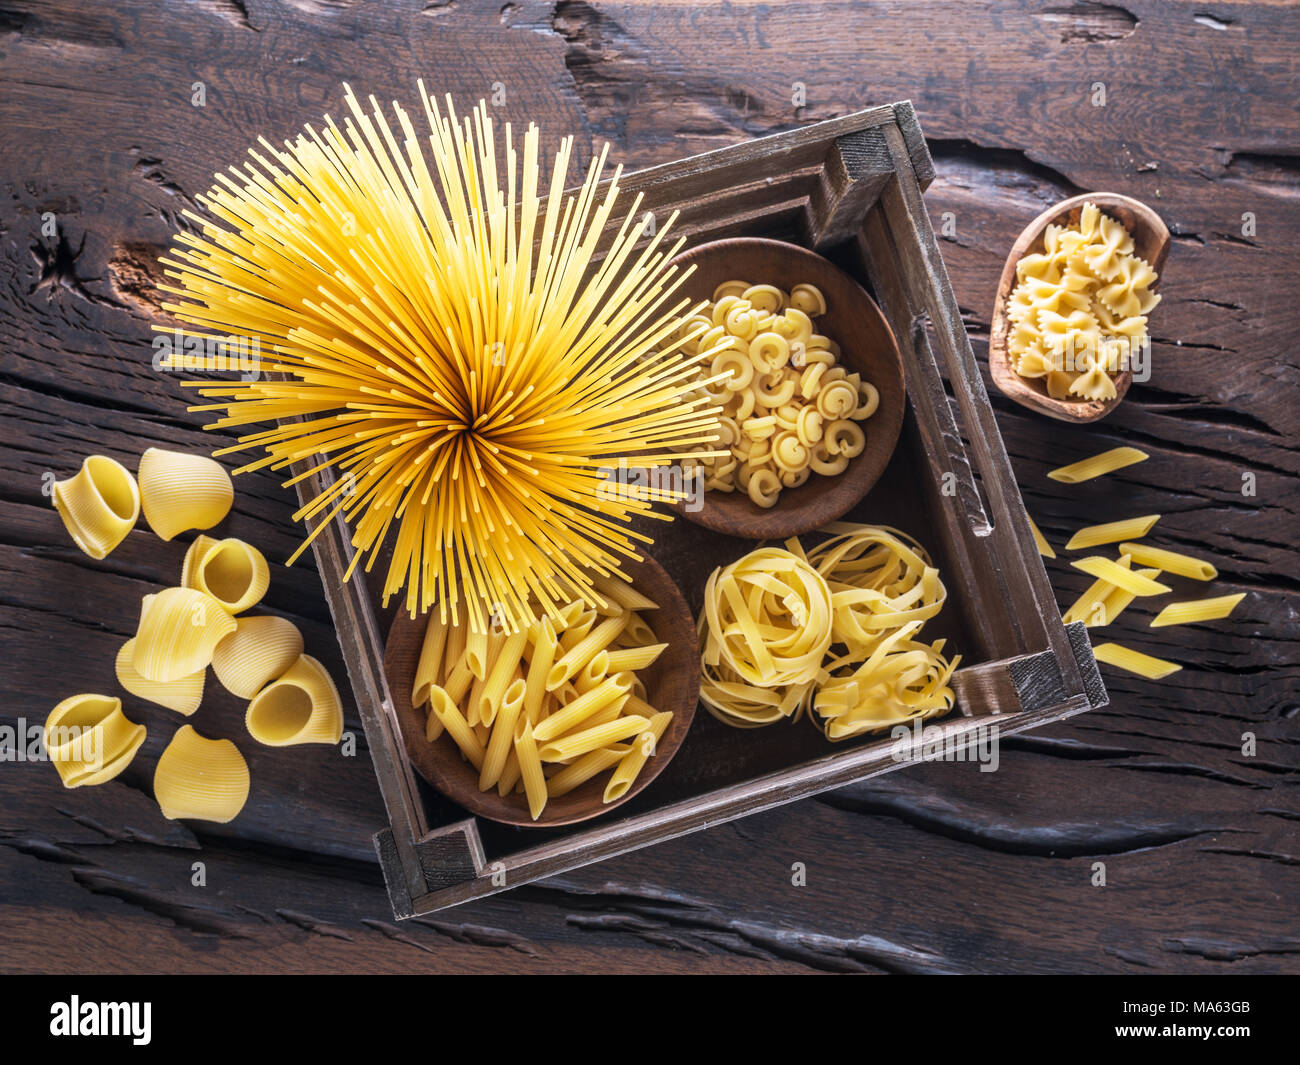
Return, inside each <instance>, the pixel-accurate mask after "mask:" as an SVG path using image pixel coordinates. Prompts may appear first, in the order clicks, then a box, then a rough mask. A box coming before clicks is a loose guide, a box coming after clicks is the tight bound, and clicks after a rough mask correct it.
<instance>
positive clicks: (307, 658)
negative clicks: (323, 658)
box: [244, 655, 343, 747]
mask: <svg viewBox="0 0 1300 1065" xmlns="http://www.w3.org/2000/svg"><path fill="white" fill-rule="evenodd" d="M244 725H245V727H246V728H247V729H248V734H249V735H250V736H252V737H253V739H255V740H257V741H258V742H259V743H265V744H267V745H268V746H270V747H289V746H294V745H297V744H300V743H331V744H332V743H338V742H339V739H340V738H341V737H342V735H343V701H342V700H341V699H340V698H339V691H338V688H336V687H335V686H334V681H333V680H332V679H331V678H330V675H329V672H328V671H327V670H326V669H325V667H324V666H323V665H321V664H320V663H319V662H318V661H316V659H314V658H312V657H311V655H299V656H298V658H297V660H296V661H295V662H294V664H293V665H292V666H290V667H289V668H288V669H287V670H285V672H284V674H283V675H282V676H280V677H279V678H277V679H276V680H273V681H272V682H271V683H270V684H268V685H267V686H266V687H265V688H263V689H262V690H261V691H260V692H258V693H257V695H255V696H254V697H253V701H252V702H250V703H249V704H248V710H247V712H246V713H245V714H244Z"/></svg>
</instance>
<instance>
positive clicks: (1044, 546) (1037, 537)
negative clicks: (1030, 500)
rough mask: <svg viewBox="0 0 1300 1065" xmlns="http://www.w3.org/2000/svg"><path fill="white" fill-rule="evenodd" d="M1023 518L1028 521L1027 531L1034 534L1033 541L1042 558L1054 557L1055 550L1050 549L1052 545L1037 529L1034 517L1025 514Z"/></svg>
mask: <svg viewBox="0 0 1300 1065" xmlns="http://www.w3.org/2000/svg"><path fill="white" fill-rule="evenodd" d="M1025 520H1026V521H1028V522H1029V531H1030V532H1031V533H1033V534H1034V543H1035V545H1036V546H1037V547H1038V553H1039V554H1040V555H1042V556H1043V557H1044V558H1055V557H1056V552H1055V551H1053V550H1052V545H1051V544H1049V543H1048V542H1047V537H1045V536H1044V535H1043V534H1042V532H1040V531H1039V528H1038V526H1037V525H1036V524H1035V523H1034V519H1033V518H1031V517H1029V515H1028V514H1026V515H1025Z"/></svg>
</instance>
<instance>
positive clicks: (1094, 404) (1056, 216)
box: [989, 192, 1169, 423]
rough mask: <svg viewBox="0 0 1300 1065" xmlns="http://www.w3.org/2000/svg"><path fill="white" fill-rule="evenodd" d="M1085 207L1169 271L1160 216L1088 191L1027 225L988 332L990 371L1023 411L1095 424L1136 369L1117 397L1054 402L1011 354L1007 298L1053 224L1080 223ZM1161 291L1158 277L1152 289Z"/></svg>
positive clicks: (1119, 379) (1124, 374) (1127, 372)
mask: <svg viewBox="0 0 1300 1065" xmlns="http://www.w3.org/2000/svg"><path fill="white" fill-rule="evenodd" d="M1085 203H1095V204H1096V205H1097V206H1098V207H1099V208H1100V209H1101V212H1102V214H1107V215H1110V217H1111V218H1113V219H1115V220H1116V221H1117V222H1119V223H1120V224H1121V225H1123V227H1124V228H1125V229H1127V230H1128V231H1129V233H1131V234H1132V236H1133V254H1134V255H1136V256H1138V257H1139V258H1142V259H1145V260H1146V261H1147V262H1149V263H1150V264H1151V266H1152V268H1153V269H1154V270H1155V271H1156V273H1157V274H1163V273H1164V267H1165V259H1166V258H1167V257H1168V255H1169V230H1168V228H1167V227H1166V226H1165V224H1164V222H1162V221H1161V220H1160V216H1159V215H1158V214H1156V213H1155V211H1153V210H1151V208H1150V207H1148V206H1147V205H1146V204H1144V203H1140V202H1138V201H1137V200H1134V199H1132V198H1130V197H1128V196H1121V195H1120V194H1119V193H1117V192H1089V193H1086V194H1084V195H1082V196H1072V197H1071V198H1070V199H1068V200H1062V201H1061V202H1060V203H1058V204H1057V205H1056V206H1054V207H1049V208H1048V209H1047V210H1046V211H1044V212H1043V213H1042V214H1040V215H1039V216H1038V217H1037V218H1035V219H1034V220H1033V221H1032V222H1030V223H1029V225H1028V226H1026V227H1025V230H1024V232H1023V233H1021V234H1020V237H1019V239H1017V240H1016V242H1015V244H1013V245H1012V246H1011V254H1010V255H1008V256H1007V263H1006V266H1004V267H1003V268H1002V279H1001V280H1000V281H999V282H998V294H997V299H996V301H995V302H994V305H993V324H992V327H991V328H990V330H989V373H990V374H991V375H992V377H993V383H994V384H995V385H997V386H998V388H999V389H1000V390H1001V392H1002V394H1003V395H1005V396H1009V397H1010V398H1011V399H1014V400H1015V401H1016V402H1017V403H1019V404H1020V405H1021V406H1022V407H1028V408H1029V409H1030V410H1036V411H1038V412H1039V413H1040V414H1046V415H1047V416H1048V417H1049V418H1056V419H1057V420H1058V421H1063V422H1075V423H1081V422H1095V421H1096V420H1097V419H1098V418H1104V417H1105V416H1106V415H1107V414H1109V413H1110V412H1111V411H1112V410H1114V409H1115V408H1116V407H1117V406H1118V405H1119V402H1120V400H1122V399H1123V398H1124V394H1125V393H1126V392H1127V391H1128V386H1129V385H1130V384H1131V383H1132V381H1133V371H1132V370H1131V369H1130V368H1128V367H1125V368H1124V369H1123V370H1121V371H1120V372H1119V373H1118V374H1117V375H1116V376H1115V398H1114V399H1105V400H1099V399H1098V400H1094V399H1053V398H1052V397H1051V396H1049V395H1048V394H1047V384H1046V381H1045V380H1044V379H1043V378H1029V377H1021V376H1020V375H1019V374H1018V373H1016V371H1015V368H1014V367H1013V366H1012V365H1011V361H1010V359H1009V357H1008V355H1007V333H1008V332H1009V331H1010V327H1011V322H1010V319H1008V318H1007V314H1006V307H1007V299H1008V298H1009V297H1010V295H1011V292H1012V290H1013V289H1014V288H1015V287H1016V264H1017V263H1018V262H1020V260H1021V259H1023V258H1024V257H1025V256H1026V255H1033V254H1035V253H1041V252H1042V251H1043V236H1044V234H1045V232H1046V230H1047V227H1048V226H1049V225H1077V224H1078V221H1079V212H1080V211H1081V210H1082V209H1083V205H1084V204H1085ZM1159 287H1160V281H1159V280H1158V279H1157V281H1156V283H1155V285H1153V286H1152V289H1153V290H1156V289H1158V288H1159Z"/></svg>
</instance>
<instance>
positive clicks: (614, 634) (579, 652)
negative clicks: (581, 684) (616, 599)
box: [546, 614, 631, 691]
mask: <svg viewBox="0 0 1300 1065" xmlns="http://www.w3.org/2000/svg"><path fill="white" fill-rule="evenodd" d="M630 616H631V615H630V614H620V615H618V616H617V617H612V618H606V619H605V620H604V621H602V622H601V623H600V624H599V625H596V626H594V627H593V628H592V629H591V631H590V632H589V633H588V634H587V635H586V636H585V637H583V638H582V639H581V640H579V641H578V642H577V643H575V644H574V645H573V646H572V647H571V648H569V649H568V650H566V651H565V652H564V654H563V655H562V656H561V657H560V658H559V659H558V660H557V661H556V663H555V664H554V665H553V666H551V672H550V673H549V674H548V675H547V678H546V690H547V691H555V689H556V688H558V687H560V685H562V684H563V683H564V682H565V681H567V680H570V679H571V678H573V677H574V676H575V675H576V674H577V673H578V671H579V670H581V669H582V667H583V666H585V665H586V664H587V663H588V662H590V661H591V659H592V658H593V657H595V655H596V654H597V653H598V652H600V651H603V650H605V649H606V648H607V647H609V645H610V644H611V643H613V642H614V640H616V639H617V638H618V636H619V634H620V633H622V631H623V630H624V629H625V628H627V623H628V618H629V617H630Z"/></svg>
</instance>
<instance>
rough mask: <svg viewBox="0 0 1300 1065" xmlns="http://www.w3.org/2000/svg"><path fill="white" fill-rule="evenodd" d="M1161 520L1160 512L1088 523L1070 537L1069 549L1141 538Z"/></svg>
mask: <svg viewBox="0 0 1300 1065" xmlns="http://www.w3.org/2000/svg"><path fill="white" fill-rule="evenodd" d="M1159 520H1160V515H1159V514H1146V515H1143V516H1142V517H1140V518H1125V519H1124V520H1122V521H1108V522H1106V523H1105V524H1103V525H1087V526H1085V527H1084V528H1082V529H1080V530H1079V531H1078V532H1076V533H1075V534H1074V535H1073V536H1071V537H1070V542H1069V543H1068V544H1066V545H1065V549H1066V550H1067V551H1082V550H1083V549H1085V548H1088V547H1097V546H1099V545H1101V544H1115V543H1119V542H1120V541H1121V540H1140V539H1142V537H1144V536H1146V534H1147V533H1149V532H1150V531H1151V527H1152V526H1153V525H1155V523H1156V522H1158V521H1159Z"/></svg>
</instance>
